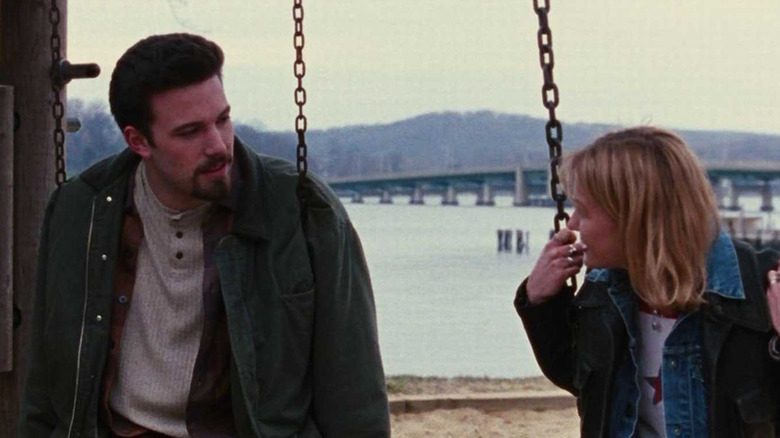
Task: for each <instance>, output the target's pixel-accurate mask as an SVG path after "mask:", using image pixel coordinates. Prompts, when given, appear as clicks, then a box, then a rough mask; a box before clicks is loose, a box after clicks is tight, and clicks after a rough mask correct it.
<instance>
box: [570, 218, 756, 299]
mask: <svg viewBox="0 0 780 438" xmlns="http://www.w3.org/2000/svg"><path fill="white" fill-rule="evenodd" d="M585 278H586V280H587V281H591V282H594V283H607V284H609V285H611V286H621V285H623V283H627V282H629V279H628V273H627V272H626V271H625V270H622V269H593V270H591V271H590V272H589V273H588V275H587V276H586V277H585ZM619 288H620V289H622V288H621V287H619ZM705 292H706V293H714V294H717V295H720V296H721V297H724V298H728V299H734V300H744V299H745V289H744V287H743V285H742V277H741V275H740V271H739V261H738V260H737V253H736V251H735V250H734V244H733V243H732V242H731V238H729V236H728V235H727V234H726V233H720V234H719V235H718V238H717V239H716V240H715V243H713V244H712V246H711V247H710V252H709V257H708V259H707V288H706V290H705Z"/></svg>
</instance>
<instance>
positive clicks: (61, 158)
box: [49, 0, 67, 187]
mask: <svg viewBox="0 0 780 438" xmlns="http://www.w3.org/2000/svg"><path fill="white" fill-rule="evenodd" d="M61 21H62V13H61V12H60V9H59V8H58V7H57V0H51V7H50V8H49V22H50V23H51V62H52V74H53V72H55V71H56V69H57V68H59V64H60V61H61V60H62V54H61V53H60V50H61V49H62V38H61V37H60V32H59V27H60V22H61ZM61 91H62V86H61V85H60V84H58V83H57V82H56V81H55V80H54V77H53V75H52V92H54V103H52V107H51V114H52V117H54V155H55V169H56V171H55V172H56V173H55V176H54V180H55V181H56V183H57V187H59V186H61V185H62V183H64V182H65V179H66V178H67V175H66V174H65V130H64V129H63V127H62V119H63V117H65V105H64V104H63V103H62V100H61V99H60V92H61Z"/></svg>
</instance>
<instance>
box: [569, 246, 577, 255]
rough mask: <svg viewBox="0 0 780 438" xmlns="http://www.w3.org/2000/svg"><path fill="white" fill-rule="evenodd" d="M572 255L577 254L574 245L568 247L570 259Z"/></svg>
mask: <svg viewBox="0 0 780 438" xmlns="http://www.w3.org/2000/svg"><path fill="white" fill-rule="evenodd" d="M574 254H577V247H576V246H574V245H569V258H571V256H573V255H574Z"/></svg>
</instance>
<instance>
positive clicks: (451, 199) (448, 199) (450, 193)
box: [441, 185, 458, 205]
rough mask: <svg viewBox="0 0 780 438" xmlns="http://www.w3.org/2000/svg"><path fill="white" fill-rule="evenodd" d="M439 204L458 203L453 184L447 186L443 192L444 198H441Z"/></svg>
mask: <svg viewBox="0 0 780 438" xmlns="http://www.w3.org/2000/svg"><path fill="white" fill-rule="evenodd" d="M441 205H458V191H457V190H455V186H453V185H449V186H447V191H446V192H444V198H442V200H441Z"/></svg>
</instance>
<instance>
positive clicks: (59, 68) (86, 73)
mask: <svg viewBox="0 0 780 438" xmlns="http://www.w3.org/2000/svg"><path fill="white" fill-rule="evenodd" d="M99 75H100V66H99V65H97V64H71V63H70V62H69V61H68V60H67V59H63V60H61V61H60V62H59V63H58V64H55V68H54V71H52V79H54V84H55V85H56V86H57V87H58V88H62V87H64V86H65V85H67V84H68V82H70V81H71V80H73V79H91V78H96V77H98V76H99Z"/></svg>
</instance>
